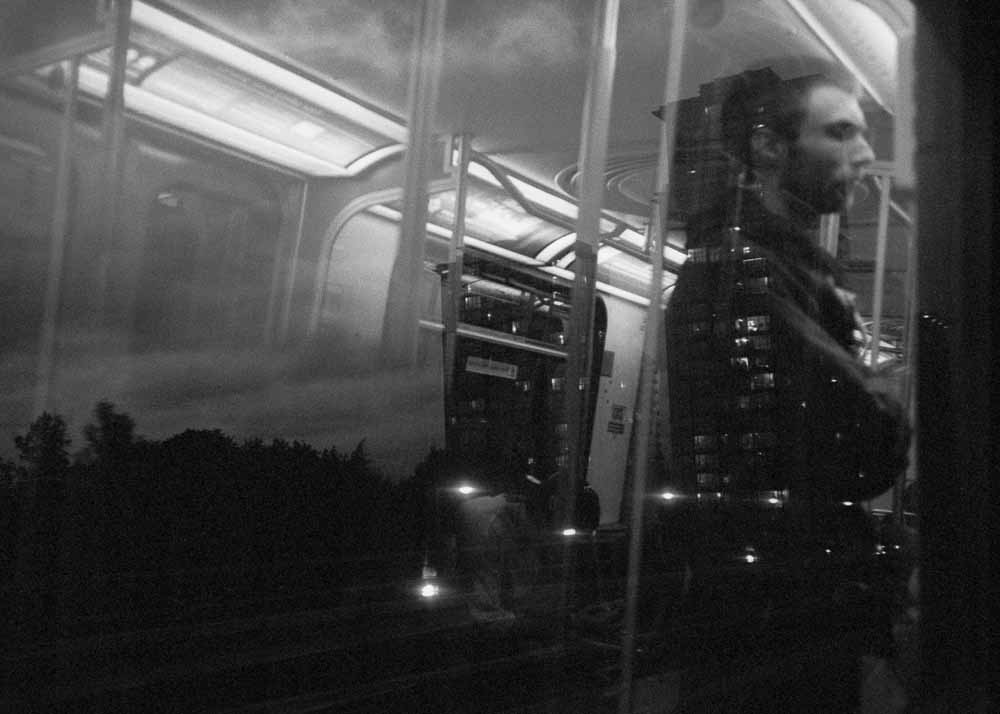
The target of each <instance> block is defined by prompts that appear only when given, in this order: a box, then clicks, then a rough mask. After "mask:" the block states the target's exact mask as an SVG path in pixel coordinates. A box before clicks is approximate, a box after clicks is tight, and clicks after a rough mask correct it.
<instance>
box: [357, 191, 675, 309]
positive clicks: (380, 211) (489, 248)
mask: <svg viewBox="0 0 1000 714" xmlns="http://www.w3.org/2000/svg"><path fill="white" fill-rule="evenodd" d="M367 210H368V211H370V212H372V213H374V214H375V215H377V216H381V217H383V218H389V219H395V220H399V215H400V214H399V211H396V210H394V209H392V208H389V207H388V206H384V205H378V206H371V207H369V208H368V209H367ZM434 229H438V230H443V229H440V228H439V227H438V226H434V225H433V224H428V226H427V232H428V233H434V232H436V231H435V230H434ZM449 235H450V234H449ZM465 245H466V246H468V247H472V248H476V249H478V250H481V251H482V252H484V253H490V254H491V255H495V256H497V257H498V258H506V259H508V260H510V261H512V262H515V263H519V264H521V265H525V266H529V267H532V268H536V269H538V270H539V271H541V272H543V273H547V274H548V275H553V276H555V277H557V278H564V279H565V280H568V281H570V282H572V281H573V279H574V273H573V271H572V270H566V269H565V268H560V267H556V266H553V265H543V264H541V263H539V261H537V260H532V259H531V258H528V257H526V256H523V255H521V254H520V253H515V252H514V251H512V250H507V249H506V248H500V247H499V246H495V245H493V244H492V243H488V242H487V241H484V240H480V239H479V238H472V237H471V236H466V238H465ZM666 275H668V273H664V277H666ZM669 275H671V277H673V278H674V280H673V281H671V282H670V283H669V284H668V283H667V281H666V280H664V285H663V290H666V289H667V288H669V287H670V286H671V285H673V284H674V282H675V281H676V277H675V276H673V275H672V274H669ZM594 285H595V287H596V288H597V290H599V291H601V292H603V293H606V294H608V295H614V296H616V297H620V298H622V299H623V300H627V301H629V302H631V303H635V304H636V305H642V306H643V307H646V306H648V305H649V298H645V297H642V296H641V295H636V294H635V293H632V292H629V291H628V290H624V289H622V288H619V287H615V286H614V285H610V284H608V283H605V282H603V281H601V280H596V281H594Z"/></svg>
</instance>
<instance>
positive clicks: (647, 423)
mask: <svg viewBox="0 0 1000 714" xmlns="http://www.w3.org/2000/svg"><path fill="white" fill-rule="evenodd" d="M687 18H688V2H687V0H677V2H676V3H675V4H674V9H673V15H672V17H671V19H670V40H669V42H670V44H669V46H668V48H667V76H666V79H665V81H664V88H663V106H664V115H663V117H662V119H663V122H662V124H661V125H660V155H659V162H658V164H657V170H656V193H655V194H654V195H653V200H652V202H651V203H652V205H651V210H650V216H649V230H650V231H651V235H650V237H651V238H652V240H651V241H650V242H651V243H652V251H651V254H650V256H649V258H650V260H651V261H652V267H653V274H652V279H651V283H650V286H649V308H648V312H647V314H646V335H645V339H644V342H643V350H642V373H641V375H640V382H639V410H638V414H637V415H636V426H635V428H636V429H637V430H638V431H637V432H636V449H635V461H634V463H635V477H634V478H633V479H632V509H631V523H630V524H629V553H628V576H627V579H626V581H625V621H624V624H623V631H622V689H621V698H620V699H619V700H618V712H619V714H628V713H629V712H630V711H631V709H632V679H633V669H634V659H635V640H636V620H637V613H638V598H639V572H640V569H641V566H642V529H643V523H642V521H643V510H644V502H645V496H646V477H647V471H648V466H649V446H650V441H651V438H652V433H653V428H654V424H653V387H654V379H655V375H656V372H657V368H658V366H659V365H658V361H659V360H658V356H659V354H660V324H661V322H662V319H663V312H662V305H661V303H662V299H663V237H664V232H665V231H666V225H667V207H668V203H669V200H670V179H671V175H672V171H673V155H674V144H675V141H676V122H677V101H678V99H679V95H680V82H681V61H682V59H683V57H684V31H685V29H686V28H687ZM667 416H669V415H667Z"/></svg>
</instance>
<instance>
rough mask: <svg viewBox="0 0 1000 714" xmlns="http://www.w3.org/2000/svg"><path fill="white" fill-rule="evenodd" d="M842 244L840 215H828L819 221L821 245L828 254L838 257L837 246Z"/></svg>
mask: <svg viewBox="0 0 1000 714" xmlns="http://www.w3.org/2000/svg"><path fill="white" fill-rule="evenodd" d="M839 242H840V214H839V213H826V214H824V215H822V216H820V219H819V244H820V246H822V247H823V248H825V249H826V252H827V253H829V254H830V255H832V256H833V257H834V258H836V257H837V246H838V243H839Z"/></svg>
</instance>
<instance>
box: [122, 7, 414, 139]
mask: <svg viewBox="0 0 1000 714" xmlns="http://www.w3.org/2000/svg"><path fill="white" fill-rule="evenodd" d="M132 21H133V22H135V23H136V24H137V25H141V26H142V27H145V28H148V29H150V30H153V31H154V32H158V33H160V34H161V35H164V36H165V37H168V38H170V39H171V40H173V41H174V42H177V43H178V44H180V45H181V46H182V47H190V48H191V49H193V50H196V51H198V52H200V53H201V54H203V55H205V56H207V57H211V58H212V59H215V60H217V61H219V62H221V63H223V64H225V65H227V66H230V67H233V68H235V69H237V70H239V71H241V72H244V73H246V74H248V75H250V76H252V77H254V78H256V79H259V80H261V81H263V82H266V83H268V84H270V85H272V86H274V87H276V88H279V89H281V90H282V91H285V92H288V93H290V94H293V95H295V96H298V97H300V98H302V99H304V100H306V101H308V102H311V103H313V104H315V105H316V106H318V107H320V108H322V109H325V110H327V111H329V112H331V113H333V114H335V115H337V116H340V117H344V118H345V119H347V120H348V121H351V122H353V123H355V124H357V125H358V126H359V127H363V128H366V129H368V130H370V131H374V132H376V133H378V134H382V135H384V136H386V137H388V138H390V139H394V140H395V141H399V142H405V141H406V137H407V131H406V128H405V127H404V126H403V125H402V124H401V123H400V122H397V121H394V120H393V119H390V118H389V117H386V116H384V115H382V114H380V113H378V112H376V111H373V110H371V109H368V108H367V107H365V106H363V105H361V104H359V103H358V102H356V101H354V100H353V99H350V98H348V97H345V96H342V95H340V94H338V93H337V92H335V91H334V90H333V89H331V88H329V87H326V86H323V85H321V84H319V83H318V82H317V81H315V80H314V79H311V78H309V77H306V76H304V73H305V72H306V70H305V69H302V71H301V73H300V72H293V71H290V70H288V69H285V68H284V67H282V66H279V65H278V64H275V63H274V62H271V61H269V60H267V59H264V58H262V57H259V56H258V55H256V54H254V53H252V52H249V51H247V50H244V49H243V48H241V47H238V46H236V45H234V44H232V43H231V42H228V41H227V40H225V39H222V38H221V37H217V36H216V35H214V34H212V33H210V32H207V31H205V30H202V29H201V28H198V27H195V26H193V25H191V24H190V23H187V22H184V21H183V20H181V19H179V18H177V17H174V16H173V15H170V14H168V13H166V12H163V11H162V10H158V9H156V8H154V7H151V6H150V5H147V4H146V3H143V2H136V3H133V5H132Z"/></svg>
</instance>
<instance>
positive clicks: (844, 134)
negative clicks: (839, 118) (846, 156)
mask: <svg viewBox="0 0 1000 714" xmlns="http://www.w3.org/2000/svg"><path fill="white" fill-rule="evenodd" d="M826 133H827V136H829V137H830V138H831V139H836V140H838V141H847V140H849V139H853V138H854V137H856V136H862V135H864V131H863V130H862V128H861V127H859V126H858V125H857V124H851V123H850V122H842V123H839V124H830V125H829V126H827V128H826Z"/></svg>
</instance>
